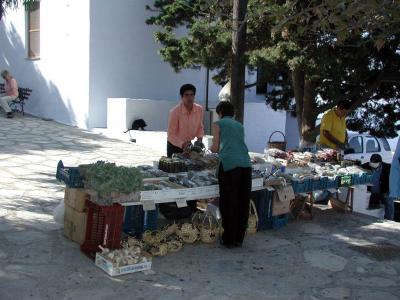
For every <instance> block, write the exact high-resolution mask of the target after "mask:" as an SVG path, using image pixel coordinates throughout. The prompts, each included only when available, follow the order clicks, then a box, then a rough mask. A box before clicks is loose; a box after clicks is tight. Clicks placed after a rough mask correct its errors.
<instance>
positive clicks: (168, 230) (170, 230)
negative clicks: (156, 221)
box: [162, 223, 178, 237]
mask: <svg viewBox="0 0 400 300" xmlns="http://www.w3.org/2000/svg"><path fill="white" fill-rule="evenodd" d="M177 230H178V225H177V224H176V223H173V224H169V225H167V226H165V227H164V228H163V229H162V231H163V232H164V234H165V235H166V236H167V237H169V236H170V235H173V234H175V233H176V231H177Z"/></svg>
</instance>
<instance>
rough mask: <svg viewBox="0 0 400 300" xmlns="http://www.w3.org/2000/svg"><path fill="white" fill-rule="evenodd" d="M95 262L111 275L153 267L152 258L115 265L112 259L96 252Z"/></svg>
mask: <svg viewBox="0 0 400 300" xmlns="http://www.w3.org/2000/svg"><path fill="white" fill-rule="evenodd" d="M95 264H96V266H98V267H99V268H100V269H102V270H103V271H104V272H106V273H107V274H108V275H110V276H119V275H124V274H129V273H135V272H140V271H146V270H150V269H151V260H148V261H146V262H143V263H139V264H134V265H128V266H122V267H114V266H113V264H112V263H111V262H110V261H108V260H107V259H105V258H104V257H103V256H101V255H100V254H99V253H96V260H95Z"/></svg>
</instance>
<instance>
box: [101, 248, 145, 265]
mask: <svg viewBox="0 0 400 300" xmlns="http://www.w3.org/2000/svg"><path fill="white" fill-rule="evenodd" d="M99 247H100V249H101V253H99V255H101V256H102V257H103V258H105V259H106V260H108V261H110V262H111V263H112V264H113V266H114V267H116V268H118V267H123V266H128V265H134V264H138V263H144V262H147V261H149V258H148V257H147V256H146V254H145V253H143V252H142V250H141V249H140V248H139V247H128V248H122V249H118V250H113V251H110V250H109V249H108V248H103V247H101V246H99Z"/></svg>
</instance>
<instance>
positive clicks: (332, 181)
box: [326, 177, 339, 189]
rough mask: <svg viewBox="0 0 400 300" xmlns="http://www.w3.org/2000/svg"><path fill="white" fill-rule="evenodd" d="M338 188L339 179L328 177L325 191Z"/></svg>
mask: <svg viewBox="0 0 400 300" xmlns="http://www.w3.org/2000/svg"><path fill="white" fill-rule="evenodd" d="M338 187H339V177H333V178H332V177H328V181H327V183H326V188H327V189H337V188H338Z"/></svg>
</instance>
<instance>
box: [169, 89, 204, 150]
mask: <svg viewBox="0 0 400 300" xmlns="http://www.w3.org/2000/svg"><path fill="white" fill-rule="evenodd" d="M179 92H180V95H181V103H180V104H178V105H177V106H175V107H174V108H173V109H171V110H170V112H169V119H168V142H167V156H168V157H171V156H172V154H174V153H182V152H183V151H184V150H186V149H187V147H188V146H189V145H190V144H191V140H193V139H194V138H197V141H196V143H197V144H198V145H203V144H202V140H203V136H204V127H203V108H202V107H201V105H199V104H197V103H194V99H195V95H196V88H195V87H194V85H192V84H184V85H182V86H181V88H180V91H179Z"/></svg>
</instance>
